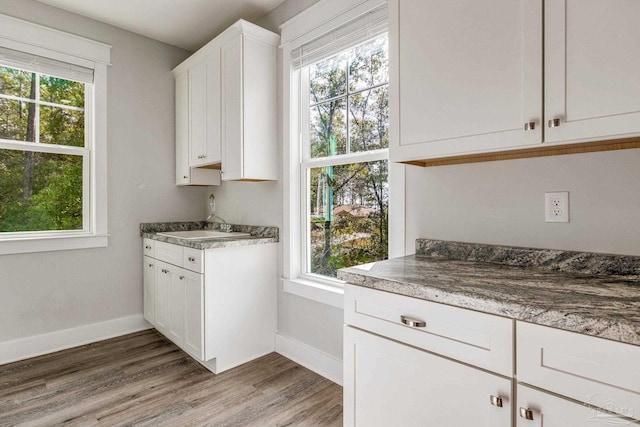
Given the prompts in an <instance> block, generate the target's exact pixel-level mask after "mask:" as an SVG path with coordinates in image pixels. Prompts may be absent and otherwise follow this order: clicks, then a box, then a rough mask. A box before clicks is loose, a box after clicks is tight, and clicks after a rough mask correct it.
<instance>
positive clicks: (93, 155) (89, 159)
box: [0, 15, 111, 255]
mask: <svg viewBox="0 0 640 427" xmlns="http://www.w3.org/2000/svg"><path fill="white" fill-rule="evenodd" d="M110 56H111V46H109V45H106V44H104V43H100V42H96V41H93V40H89V39H86V38H83V37H79V36H76V35H72V34H68V33H65V32H62V31H58V30H54V29H51V28H47V27H44V26H41V25H37V24H33V23H30V22H27V21H23V20H20V19H16V18H12V17H9V16H6V15H0V62H2V63H3V64H5V65H7V66H10V67H13V68H24V69H28V70H29V71H32V72H37V73H42V74H49V75H54V76H56V77H61V78H65V79H68V80H74V81H79V82H82V83H87V85H85V110H84V114H85V146H84V147H71V146H54V145H49V144H38V147H37V148H36V147H34V144H33V143H20V142H19V141H11V142H0V148H11V149H21V150H25V151H37V152H45V153H55V154H75V155H81V156H82V158H83V186H84V188H83V221H84V223H83V230H77V231H43V232H19V233H2V234H0V255H4V254H19V253H28V252H43V251H54V250H71V249H85V248H96V247H105V246H107V242H108V234H107V67H108V66H109V64H110ZM43 104H44V103H43Z"/></svg>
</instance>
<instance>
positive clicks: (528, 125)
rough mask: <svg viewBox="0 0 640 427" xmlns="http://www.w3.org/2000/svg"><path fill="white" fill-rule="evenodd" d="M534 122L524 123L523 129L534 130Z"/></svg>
mask: <svg viewBox="0 0 640 427" xmlns="http://www.w3.org/2000/svg"><path fill="white" fill-rule="evenodd" d="M535 128H536V122H527V123H525V124H524V130H535Z"/></svg>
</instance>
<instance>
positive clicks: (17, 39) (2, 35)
mask: <svg viewBox="0 0 640 427" xmlns="http://www.w3.org/2000/svg"><path fill="white" fill-rule="evenodd" d="M0 45H3V46H6V47H8V48H10V49H16V50H20V51H22V52H28V53H31V54H34V55H39V56H46V57H48V58H52V59H58V60H62V61H65V62H72V63H74V64H76V65H81V66H87V61H91V62H96V63H102V64H109V63H110V62H111V46H110V45H108V44H105V43H101V42H97V41H94V40H90V39H87V38H84V37H80V36H76V35H75V34H69V33H65V32H63V31H59V30H54V29H53V28H48V27H45V26H42V25H38V24H34V23H32V22H28V21H23V20H22V19H17V18H13V17H11V16H7V15H1V14H0ZM73 58H76V59H73ZM91 68H93V67H91Z"/></svg>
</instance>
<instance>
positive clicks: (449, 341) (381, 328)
mask: <svg viewBox="0 0 640 427" xmlns="http://www.w3.org/2000/svg"><path fill="white" fill-rule="evenodd" d="M344 311H345V313H344V316H345V323H347V324H349V325H352V326H355V327H358V328H360V329H364V330H367V331H371V332H374V333H376V334H379V335H382V336H385V337H389V338H391V339H394V340H396V341H400V342H404V343H407V344H410V345H412V346H415V347H419V348H422V349H425V350H427V351H430V352H433V353H436V354H440V355H443V356H446V357H450V358H452V359H457V360H460V361H461V362H464V363H469V364H471V365H474V366H478V367H480V368H484V369H487V370H490V371H493V372H497V373H499V374H502V375H505V376H511V375H513V321H512V320H511V319H507V318H504V317H499V316H493V315H489V314H484V313H478V312H476V311H471V310H465V309H462V308H456V307H451V306H447V305H444V304H438V303H433V302H429V301H425V300H421V299H417V298H410V297H406V296H402V295H396V294H392V293H388V292H383V291H377V290H374V289H368V288H364V287H360V286H354V285H349V284H347V285H345V308H344ZM412 325H413V326H412Z"/></svg>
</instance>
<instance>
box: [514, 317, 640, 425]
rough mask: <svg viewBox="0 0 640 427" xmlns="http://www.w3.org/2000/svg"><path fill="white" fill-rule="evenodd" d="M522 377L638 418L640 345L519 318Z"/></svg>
mask: <svg viewBox="0 0 640 427" xmlns="http://www.w3.org/2000/svg"><path fill="white" fill-rule="evenodd" d="M517 334H518V343H517V350H516V351H517V358H518V373H517V374H518V381H519V382H522V383H526V384H530V385H533V386H536V387H540V388H544V389H547V390H549V391H552V392H554V393H558V394H562V395H564V396H568V397H570V398H573V399H576V400H578V401H581V402H585V403H586V404H588V405H590V406H595V407H602V408H605V409H608V410H610V411H612V412H615V413H619V414H622V415H628V416H631V417H634V418H638V417H639V416H640V364H638V361H640V346H635V345H630V344H624V343H620V342H616V341H610V340H606V339H602V338H596V337H591V336H587V335H582V334H578V333H574V332H567V331H561V330H558V329H553V328H549V327H545V326H539V325H532V324H529V323H524V322H517Z"/></svg>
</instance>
